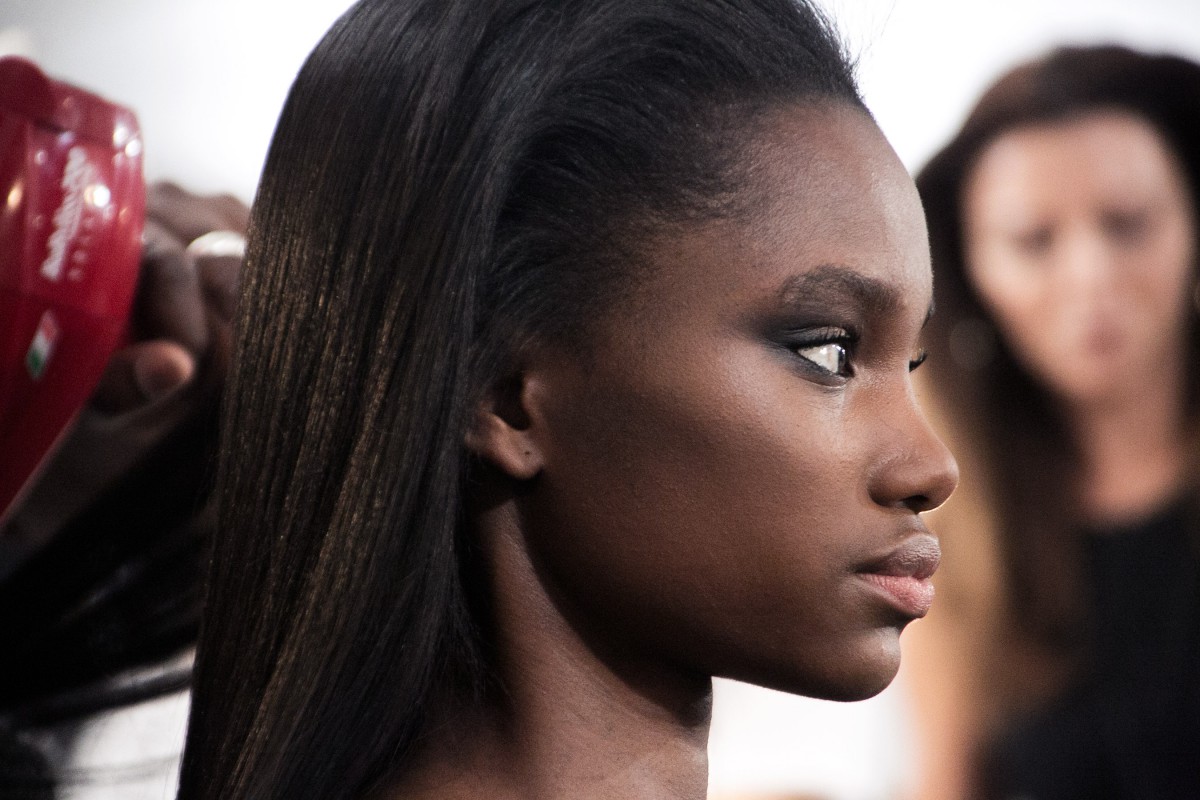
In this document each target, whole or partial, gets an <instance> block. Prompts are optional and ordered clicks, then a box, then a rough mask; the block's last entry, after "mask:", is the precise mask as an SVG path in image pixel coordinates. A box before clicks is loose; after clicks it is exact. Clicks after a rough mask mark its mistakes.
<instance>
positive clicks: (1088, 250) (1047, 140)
mask: <svg viewBox="0 0 1200 800" xmlns="http://www.w3.org/2000/svg"><path fill="white" fill-rule="evenodd" d="M917 183H918V187H919V189H920V191H921V196H922V200H923V202H924V205H925V208H926V212H927V215H928V218H929V227H930V237H931V245H932V251H933V261H934V271H935V274H936V276H937V280H936V303H937V308H938V313H937V315H936V316H935V317H934V319H933V321H932V323H931V325H930V328H929V331H928V337H929V338H928V342H929V343H930V348H931V350H932V351H933V352H934V353H935V354H936V355H937V357H935V358H933V359H931V361H930V364H931V368H930V370H929V373H928V376H927V377H928V378H929V381H928V383H929V387H930V388H929V393H930V395H931V396H932V398H933V399H935V401H936V403H935V405H936V407H937V408H938V410H939V413H940V416H941V417H942V418H943V420H944V422H945V424H946V430H947V432H948V433H949V434H950V439H951V441H952V443H953V444H952V446H953V447H954V449H955V452H956V454H958V455H959V457H960V461H961V463H962V464H963V474H964V484H963V488H962V489H961V490H960V493H959V495H958V496H957V497H956V498H955V501H954V502H952V503H951V504H949V505H948V506H947V507H946V508H945V509H943V512H942V516H941V517H940V519H939V520H938V522H937V523H936V524H935V527H936V529H937V530H938V532H939V533H940V534H941V535H942V536H943V541H944V544H945V551H946V563H947V567H946V569H945V570H944V572H943V573H942V575H941V576H940V578H941V582H940V584H939V586H940V590H941V594H940V595H939V605H940V607H939V608H938V609H937V610H936V611H935V613H934V614H932V615H931V616H930V618H929V619H928V620H927V621H926V622H925V623H923V625H922V626H918V628H919V630H914V632H913V634H912V638H911V639H910V641H909V642H908V645H907V647H908V648H909V651H908V652H909V654H910V655H911V657H912V661H911V663H910V664H909V667H910V669H908V672H909V674H910V675H911V680H912V682H913V684H914V686H915V688H916V691H917V702H916V703H915V706H916V713H917V714H918V716H919V718H920V722H921V725H922V729H923V733H924V736H923V750H924V754H925V756H924V762H925V769H924V771H923V775H924V785H923V787H922V790H921V792H920V793H919V795H918V796H919V797H921V798H923V800H929V799H932V798H959V797H979V796H986V797H1023V798H1056V799H1058V798H1106V797H1119V798H1159V799H1161V798H1176V797H1179V798H1182V797H1200V770H1197V769H1196V763H1197V755H1198V754H1200V595H1198V586H1200V584H1198V582H1197V573H1198V570H1197V563H1198V561H1197V552H1198V551H1197V546H1198V544H1200V524H1198V522H1200V515H1198V511H1200V502H1198V501H1200V494H1198V492H1197V487H1196V476H1197V471H1196V457H1197V453H1198V450H1197V438H1196V428H1197V424H1196V423H1197V415H1198V412H1200V409H1198V406H1197V402H1198V400H1200V396H1198V392H1197V388H1198V379H1200V362H1198V361H1197V344H1198V342H1200V339H1198V336H1200V327H1198V326H1197V318H1198V313H1197V305H1198V303H1200V293H1198V292H1197V272H1196V257H1197V220H1196V208H1197V187H1200V67H1197V66H1196V65H1194V64H1192V63H1189V62H1187V61H1184V60H1182V59H1179V58H1175V57H1170V56H1148V55H1142V54H1139V53H1136V52H1132V51H1130V50H1127V49H1123V48H1120V47H1113V46H1109V47H1091V48H1071V49H1061V50H1057V51H1055V52H1053V53H1051V54H1050V55H1048V56H1047V57H1045V58H1042V59H1040V60H1037V61H1034V62H1031V63H1028V64H1025V65H1023V66H1020V67H1018V68H1017V69H1015V70H1013V71H1012V72H1010V73H1009V74H1007V75H1005V76H1004V77H1003V78H1001V79H1000V80H999V81H998V82H997V83H996V84H995V85H994V86H993V87H992V88H991V89H989V90H988V91H987V92H986V93H985V95H984V96H983V98H982V99H981V100H980V101H979V104H978V105H977V106H976V108H975V109H974V110H973V111H972V112H971V114H970V116H969V117H968V119H967V121H966V122H965V123H964V125H963V127H962V130H961V131H960V132H959V133H958V135H957V136H956V137H955V138H954V139H953V141H952V142H950V144H949V145H947V146H946V148H945V149H944V150H942V151H941V152H940V153H939V154H938V155H937V156H936V157H935V158H934V159H933V160H932V161H931V162H930V163H929V165H928V166H927V167H926V168H925V169H924V170H923V171H922V172H921V173H920V175H919V177H918V179H917Z"/></svg>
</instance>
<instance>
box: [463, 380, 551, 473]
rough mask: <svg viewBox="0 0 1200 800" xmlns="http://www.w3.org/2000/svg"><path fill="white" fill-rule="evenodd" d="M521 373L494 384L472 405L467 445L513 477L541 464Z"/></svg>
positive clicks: (540, 452)
mask: <svg viewBox="0 0 1200 800" xmlns="http://www.w3.org/2000/svg"><path fill="white" fill-rule="evenodd" d="M527 388H528V387H527V386H526V383H525V378H524V376H522V375H515V376H513V377H511V378H509V379H507V380H505V381H503V382H501V383H498V384H496V385H495V386H493V387H492V389H491V390H490V391H489V392H488V393H487V395H486V396H485V397H484V398H483V399H482V400H481V401H480V402H479V404H478V405H477V406H476V407H475V413H474V414H473V415H472V418H471V424H470V427H469V428H468V429H467V435H466V445H467V449H468V450H470V451H471V452H472V453H474V454H475V455H476V456H478V457H479V458H481V459H483V460H484V461H486V462H488V463H489V464H491V465H492V466H494V467H496V468H497V469H499V470H500V471H501V472H503V473H504V474H505V475H508V476H509V477H510V478H513V479H514V480H522V481H525V480H530V479H531V478H533V477H535V476H536V475H537V474H538V473H539V472H541V470H542V467H543V466H544V459H543V453H542V451H541V448H540V447H539V446H538V442H537V441H536V430H535V427H534V425H533V424H532V422H531V415H530V414H529V413H528V409H526V407H525V406H526V402H527V391H526V390H527Z"/></svg>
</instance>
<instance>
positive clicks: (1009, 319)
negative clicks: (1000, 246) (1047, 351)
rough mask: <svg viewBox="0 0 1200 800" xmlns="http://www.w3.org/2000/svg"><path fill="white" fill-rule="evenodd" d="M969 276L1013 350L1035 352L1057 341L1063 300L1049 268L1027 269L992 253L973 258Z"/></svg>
mask: <svg viewBox="0 0 1200 800" xmlns="http://www.w3.org/2000/svg"><path fill="white" fill-rule="evenodd" d="M969 278H970V280H971V283H972V285H973V286H974V288H975V292H976V294H978V296H979V299H980V302H981V303H982V304H983V306H984V308H985V309H987V311H988V312H989V313H990V314H991V316H992V317H993V319H994V320H995V322H996V324H997V326H998V327H999V328H1000V331H1001V333H1003V334H1004V336H1005V338H1006V339H1008V340H1009V342H1010V344H1011V345H1012V346H1013V349H1015V350H1016V351H1018V352H1023V353H1034V352H1038V351H1040V350H1041V349H1042V348H1043V343H1049V342H1050V341H1053V339H1054V337H1055V331H1054V326H1055V322H1056V320H1058V319H1059V318H1060V317H1061V315H1060V314H1059V313H1058V312H1059V311H1060V308H1059V305H1060V303H1057V302H1056V296H1055V288H1054V286H1053V285H1052V282H1051V280H1050V277H1049V274H1048V272H1047V271H1044V270H1043V271H1041V272H1038V271H1036V270H1032V269H1024V268H1021V267H1017V266H1014V265H1011V264H1008V263H1005V260H1004V259H1003V258H999V257H996V256H994V255H988V256H977V257H974V258H973V260H972V266H971V268H970V271H969Z"/></svg>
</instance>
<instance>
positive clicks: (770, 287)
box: [393, 106, 957, 799]
mask: <svg viewBox="0 0 1200 800" xmlns="http://www.w3.org/2000/svg"><path fill="white" fill-rule="evenodd" d="M748 152H751V153H754V158H755V159H756V160H755V164H756V165H759V166H760V167H762V168H760V169H755V170H752V171H751V172H752V174H754V175H757V176H758V177H757V178H755V179H754V180H753V181H752V182H751V183H750V184H748V185H747V187H746V189H745V192H746V200H747V202H746V203H745V205H746V207H747V208H749V209H751V213H749V214H748V215H746V216H745V217H744V218H737V219H728V220H724V221H719V222H714V223H709V224H705V225H702V226H698V227H691V228H688V229H686V230H682V231H679V230H677V231H671V232H669V233H665V232H664V234H663V235H662V236H659V237H658V238H657V239H656V240H654V241H652V242H650V243H648V246H647V247H645V248H644V252H645V266H646V274H645V275H644V276H643V279H642V280H640V282H639V283H638V287H637V289H636V291H634V292H633V297H632V298H630V299H628V300H625V301H622V302H621V305H620V306H619V307H617V308H614V309H612V311H611V313H609V314H607V315H605V316H604V318H602V319H599V320H597V321H596V322H595V323H594V327H593V329H592V331H591V335H590V337H589V338H590V342H589V343H590V356H589V357H588V358H584V359H581V358H580V357H578V355H577V354H574V353H570V352H565V351H564V350H562V349H561V348H557V347H554V346H551V345H542V346H534V347H533V348H531V349H529V350H528V351H527V352H526V353H525V354H524V357H523V361H522V362H521V364H520V371H519V374H517V375H515V376H512V379H511V380H510V381H509V382H507V383H506V384H505V387H506V388H505V389H502V390H497V392H496V393H495V394H494V395H493V396H492V397H490V398H488V400H487V401H485V402H484V403H483V404H482V405H481V407H480V409H479V411H478V414H477V416H476V420H475V424H474V426H473V428H472V430H471V432H470V433H469V435H468V446H469V447H470V448H471V449H472V450H473V451H474V452H475V453H476V454H477V455H479V456H480V457H481V458H483V459H484V461H485V462H486V463H488V464H489V465H490V466H491V467H492V470H491V473H490V476H489V477H488V478H487V479H486V482H485V486H484V488H483V491H482V492H481V496H482V497H484V498H485V499H486V501H485V502H481V503H480V506H481V507H482V510H480V511H479V512H478V513H477V514H475V518H474V519H473V529H474V531H475V532H476V535H477V536H478V537H479V542H480V544H481V546H482V550H483V552H484V559H485V562H486V565H487V569H488V571H489V575H490V580H491V587H490V610H491V612H492V615H493V624H494V628H495V630H494V637H495V652H496V664H495V669H496V672H497V674H498V678H499V682H500V684H501V685H502V686H503V693H502V694H503V697H502V698H499V699H496V700H495V701H494V702H493V703H491V704H490V705H488V706H487V707H485V708H482V709H469V710H466V711H459V712H456V713H455V712H448V713H447V714H446V719H445V722H444V724H441V725H438V726H435V727H434V729H433V731H432V732H431V736H430V738H429V739H428V745H427V747H426V749H425V752H424V753H423V758H422V759H421V760H420V761H419V762H418V764H417V765H416V767H415V769H414V770H413V771H412V772H410V774H409V776H408V777H407V779H406V780H405V781H404V782H403V784H402V785H400V786H397V787H395V794H394V795H393V796H396V797H406V798H407V797H418V798H426V797H429V798H432V797H439V798H467V797H493V798H514V799H515V798H556V797H571V798H629V797H638V798H697V799H699V798H703V797H704V796H705V792H706V784H707V756H706V752H705V749H706V745H707V735H708V721H709V708H710V705H711V689H712V687H711V677H712V676H714V675H720V676H727V677H731V678H736V679H741V680H748V681H753V682H757V683H761V684H764V685H767V686H771V687H773V688H777V689H783V690H787V691H791V692H801V693H805V694H811V695H815V696H820V697H830V698H839V699H856V698H863V697H867V696H870V695H872V694H874V693H876V692H878V691H879V690H881V689H882V688H883V687H884V686H886V685H887V683H888V682H889V681H890V680H891V679H892V677H893V676H894V674H895V672H896V669H897V667H898V664H899V644H898V638H899V634H900V631H901V629H902V628H903V627H904V626H905V625H906V624H907V623H908V622H909V621H911V620H912V619H913V618H914V617H915V616H919V615H920V614H923V613H924V607H921V608H914V604H915V605H921V604H922V602H923V601H920V596H922V595H921V592H922V591H923V588H922V587H924V585H925V583H926V581H925V577H924V574H925V572H928V571H930V570H931V568H932V566H935V562H936V554H935V553H934V552H932V551H936V544H935V540H934V539H933V538H932V536H931V535H930V534H929V533H928V531H927V530H926V529H925V526H924V523H923V522H922V520H921V518H920V516H919V515H920V513H921V512H923V511H926V510H928V509H930V508H933V507H935V506H937V505H938V504H940V503H941V502H942V501H944V500H945V499H946V497H947V496H948V495H949V493H950V492H951V491H952V489H953V487H954V485H955V483H956V481H957V468H956V466H955V464H954V461H953V459H952V457H951V456H950V454H949V453H948V451H947V450H946V448H945V446H944V445H943V444H942V442H941V441H940V440H939V439H938V438H937V436H936V435H935V434H934V433H933V432H932V431H931V429H930V428H929V426H928V425H927V423H926V421H925V419H924V418H923V416H922V414H921V412H920V410H919V408H918V407H917V404H916V400H915V397H914V393H913V388H912V382H911V378H910V368H911V366H912V363H913V361H914V358H915V353H916V352H917V340H918V336H919V334H920V330H921V328H922V326H923V324H924V321H925V319H926V317H927V314H928V311H929V306H930V301H931V280H930V269H929V253H928V244H927V239H926V233H925V227H924V220H923V216H922V211H921V207H920V203H919V200H918V199H917V195H916V191H915V189H914V187H913V185H912V181H911V180H910V179H909V177H908V174H907V172H906V171H905V170H904V167H903V166H902V165H901V164H900V162H899V160H898V159H897V158H896V156H895V154H894V153H893V152H892V150H891V148H890V147H889V146H888V144H887V142H886V141H885V140H884V138H883V136H882V134H881V133H880V132H879V130H878V128H877V127H876V126H875V125H874V123H873V122H872V121H871V120H870V119H869V118H868V117H867V116H866V115H865V114H863V113H862V112H861V111H858V110H856V109H851V108H844V107H840V106H836V107H830V108H813V107H806V108H794V107H788V108H784V109H780V110H779V111H778V112H777V113H775V114H774V115H772V116H771V117H770V118H769V119H768V121H767V122H766V123H765V124H764V125H763V127H762V128H761V133H760V135H759V136H758V137H757V141H756V142H755V143H754V145H753V146H752V147H751V148H750V149H749V150H748ZM899 562H904V563H905V564H908V565H909V566H911V567H912V569H909V570H908V571H909V572H913V571H914V570H916V569H917V565H919V567H920V570H922V572H921V574H919V575H911V574H910V575H908V576H900V577H897V576H894V575H892V576H889V577H888V578H883V579H881V578H880V574H879V573H881V572H896V571H898V570H897V564H898V563H899ZM899 571H903V570H899ZM891 578H895V580H891ZM881 587H882V588H881ZM888 587H890V588H888ZM914 597H916V598H917V600H914V599H913V598H914Z"/></svg>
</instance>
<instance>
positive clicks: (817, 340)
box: [792, 328, 929, 378]
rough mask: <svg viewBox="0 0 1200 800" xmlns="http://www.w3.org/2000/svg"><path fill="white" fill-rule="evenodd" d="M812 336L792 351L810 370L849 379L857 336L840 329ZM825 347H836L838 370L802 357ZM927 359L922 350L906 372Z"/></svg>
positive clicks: (852, 368) (912, 359)
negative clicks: (807, 351) (809, 351)
mask: <svg viewBox="0 0 1200 800" xmlns="http://www.w3.org/2000/svg"><path fill="white" fill-rule="evenodd" d="M812 334H814V336H813V337H812V338H809V339H808V340H807V341H804V342H800V343H797V344H794V345H793V346H792V349H793V350H794V352H795V353H796V355H797V356H799V357H800V358H802V359H804V361H805V362H806V363H807V364H808V365H809V366H811V367H812V368H814V369H816V370H818V371H820V372H821V373H823V374H825V375H830V376H834V377H838V378H849V377H852V376H853V375H854V365H853V359H854V349H855V345H857V344H858V335H857V334H855V333H854V332H853V331H848V330H845V329H842V328H826V329H821V330H817V331H812ZM826 347H837V348H839V350H840V354H839V357H838V363H839V366H838V369H830V368H829V367H827V366H825V365H824V364H821V363H820V362H818V361H817V360H816V359H815V358H812V357H810V356H806V355H804V351H805V350H820V349H822V348H826ZM928 357H929V352H928V351H927V350H925V349H924V348H922V349H921V350H919V351H918V352H917V354H916V355H915V356H913V358H911V359H910V360H909V362H908V371H909V372H913V371H915V370H917V369H919V368H920V366H921V365H922V364H924V363H925V361H926V359H927V358H928Z"/></svg>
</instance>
